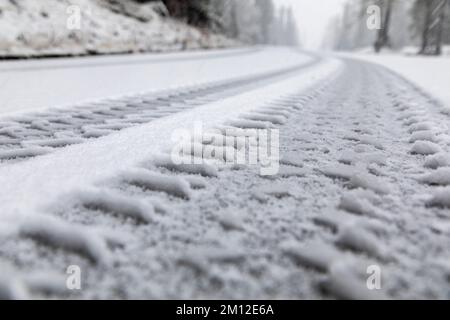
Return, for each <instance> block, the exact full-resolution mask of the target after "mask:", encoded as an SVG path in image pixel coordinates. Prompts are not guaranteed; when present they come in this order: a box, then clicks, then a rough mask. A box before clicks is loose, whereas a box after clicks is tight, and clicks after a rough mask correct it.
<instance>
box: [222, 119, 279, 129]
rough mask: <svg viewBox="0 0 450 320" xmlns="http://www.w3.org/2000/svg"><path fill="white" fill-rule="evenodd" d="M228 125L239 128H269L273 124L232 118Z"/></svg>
mask: <svg viewBox="0 0 450 320" xmlns="http://www.w3.org/2000/svg"><path fill="white" fill-rule="evenodd" d="M228 124H229V125H231V126H234V127H236V128H239V129H271V128H273V125H272V124H271V123H270V122H267V121H255V120H244V119H240V120H232V121H229V122H228Z"/></svg>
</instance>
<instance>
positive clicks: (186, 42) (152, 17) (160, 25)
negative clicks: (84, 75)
mask: <svg viewBox="0 0 450 320" xmlns="http://www.w3.org/2000/svg"><path fill="white" fill-rule="evenodd" d="M0 30H2V31H1V33H0V56H3V57H24V56H25V57H26V56H58V55H85V54H104V53H125V52H149V51H174V50H181V49H198V48H219V47H229V46H233V45H236V42H235V41H233V40H230V39H227V38H225V37H224V36H221V35H216V34H211V33H208V32H206V31H204V30H199V29H196V28H193V27H190V26H187V25H186V24H184V23H182V22H179V21H176V20H173V19H171V18H168V17H166V16H165V7H164V6H162V5H161V3H159V2H155V3H149V4H137V3H135V2H133V1H121V0H116V1H105V0H58V1H57V0H39V1H34V0H0Z"/></svg>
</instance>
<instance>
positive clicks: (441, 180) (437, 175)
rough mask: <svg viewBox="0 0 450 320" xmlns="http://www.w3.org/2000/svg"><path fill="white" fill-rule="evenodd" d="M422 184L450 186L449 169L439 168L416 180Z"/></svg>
mask: <svg viewBox="0 0 450 320" xmlns="http://www.w3.org/2000/svg"><path fill="white" fill-rule="evenodd" d="M418 180H419V181H420V182H422V183H427V184H431V185H441V186H447V185H450V168H439V169H437V170H435V171H433V172H431V173H427V174H425V175H422V176H420V177H419V178H418Z"/></svg>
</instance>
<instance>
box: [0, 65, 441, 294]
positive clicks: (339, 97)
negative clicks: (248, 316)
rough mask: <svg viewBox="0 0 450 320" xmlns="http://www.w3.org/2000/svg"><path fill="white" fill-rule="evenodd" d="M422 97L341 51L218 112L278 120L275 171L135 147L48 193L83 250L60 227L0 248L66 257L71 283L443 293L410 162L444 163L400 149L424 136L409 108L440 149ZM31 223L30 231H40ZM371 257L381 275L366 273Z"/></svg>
mask: <svg viewBox="0 0 450 320" xmlns="http://www.w3.org/2000/svg"><path fill="white" fill-rule="evenodd" d="M433 107H434V105H433V103H432V102H430V101H429V100H428V99H427V98H426V97H424V96H423V95H421V94H420V92H417V91H415V90H414V89H413V88H412V87H411V86H410V85H409V84H408V83H406V82H405V81H403V80H399V79H398V78H396V77H395V76H394V75H392V74H389V73H387V72H386V71H385V70H384V69H382V68H377V67H374V66H372V65H370V64H366V63H362V62H352V61H346V69H345V71H344V72H343V73H342V75H341V76H340V77H339V78H337V79H329V82H328V83H323V84H322V85H321V86H318V87H316V88H314V89H310V90H308V91H307V92H305V91H301V92H299V93H295V94H291V95H288V96H286V95H284V96H282V97H280V98H279V99H274V100H273V101H268V102H267V103H266V104H264V105H262V106H261V107H260V108H255V109H253V110H251V111H247V112H244V113H242V114H241V115H240V116H238V117H236V118H233V119H230V120H229V122H228V123H229V125H237V126H238V127H245V128H256V127H261V126H264V127H275V128H279V129H280V130H281V155H282V158H281V170H280V174H279V175H277V176H274V177H261V176H259V175H258V173H257V171H256V170H254V169H253V168H248V167H236V166H231V167H230V166H228V165H225V164H223V163H222V162H221V161H218V162H212V163H211V164H210V165H203V166H199V167H194V166H187V167H183V166H181V167H180V166H178V167H177V166H174V165H173V164H172V163H171V162H170V161H168V157H167V156H162V157H159V158H152V159H148V160H146V161H143V162H142V163H141V165H139V166H138V167H133V168H131V167H130V168H128V169H127V170H125V172H124V173H122V174H121V175H115V176H114V177H111V179H109V180H108V179H107V180H104V181H102V182H101V183H100V184H98V185H96V186H95V189H92V190H88V191H87V192H77V193H73V194H70V195H68V201H66V202H65V203H56V204H55V205H54V206H53V211H52V212H51V213H52V214H53V215H54V216H56V217H58V220H63V221H65V222H64V223H63V225H62V226H60V228H62V229H64V226H65V225H66V224H67V225H70V226H76V227H75V230H76V231H75V233H73V234H72V235H73V236H74V237H82V238H85V237H92V238H93V240H91V241H83V240H80V241H77V243H80V244H81V245H80V246H79V247H78V251H77V252H78V253H81V255H80V254H71V253H70V251H71V250H73V248H71V247H70V246H64V243H65V242H64V241H63V242H62V244H61V246H60V247H61V248H62V249H63V251H58V250H56V251H55V250H53V249H48V248H42V247H40V246H38V247H37V248H36V244H35V243H34V242H28V240H24V238H22V240H21V241H20V242H21V243H22V244H21V246H22V247H25V248H27V249H28V250H30V251H31V252H35V251H38V252H44V253H45V255H44V257H46V258H43V259H32V258H30V257H24V256H23V255H17V250H16V249H17V247H16V244H14V243H13V240H9V241H7V242H5V244H4V245H3V246H2V249H1V251H0V257H2V258H5V257H6V258H7V260H8V261H9V260H11V261H15V263H16V265H27V263H29V268H31V269H34V270H35V269H36V268H39V266H41V267H42V266H46V267H47V268H49V266H54V267H55V268H57V269H58V268H62V267H64V266H65V265H66V264H67V263H69V262H73V261H76V262H77V263H79V264H80V265H81V266H82V268H83V270H85V271H86V279H85V280H84V281H85V284H86V288H85V289H84V290H83V291H82V292H81V293H80V295H79V296H72V297H75V298H80V297H82V298H88V297H102V298H107V297H109V298H111V297H114V298H138V297H140V298H142V297H146V298H178V299H180V298H191V299H192V298H248V297H251V298H254V299H258V298H289V299H292V298H330V297H331V298H346V299H348V298H350V299H371V298H445V297H446V296H447V294H448V292H447V283H446V281H447V280H446V277H447V275H448V274H449V270H450V268H449V266H448V263H446V262H445V260H444V259H445V257H448V256H449V254H450V252H449V251H448V250H449V249H448V248H447V246H446V243H448V237H449V236H450V228H449V227H448V225H449V224H448V221H447V220H448V209H445V208H443V206H445V202H437V204H436V203H435V202H432V203H429V201H431V200H429V197H428V194H429V193H430V191H431V192H432V191H434V188H435V187H432V186H431V187H430V186H429V185H428V184H429V183H430V181H431V184H434V183H433V181H435V179H436V178H435V177H434V176H433V175H430V174H431V173H433V171H429V170H430V169H428V168H424V167H423V164H424V163H425V164H427V163H428V166H432V167H441V166H442V167H446V166H448V164H447V162H446V157H445V155H439V156H437V155H432V156H430V157H431V158H426V156H425V155H422V154H420V153H417V152H413V153H411V149H412V147H413V144H414V143H415V142H417V141H427V138H429V137H430V135H429V134H424V133H422V134H420V135H418V134H417V131H416V130H412V128H411V126H414V125H416V124H417V123H422V122H426V123H428V124H429V125H430V124H431V126H432V127H433V128H440V129H441V131H439V132H438V133H436V141H435V142H434V143H437V144H438V145H439V147H440V148H441V149H442V151H445V152H448V143H447V140H446V139H445V135H447V134H448V131H446V128H445V122H444V121H445V119H444V121H442V120H440V119H439V117H438V116H437V115H435V114H434V113H433ZM416 111H419V113H420V114H419V115H418V114H416ZM420 111H423V112H420ZM409 112H413V113H414V114H412V115H409V114H408V113H409ZM422 116H424V118H422ZM415 117H419V118H415ZM413 118H414V119H413ZM442 126H443V127H442ZM423 128H425V126H417V127H415V129H423ZM425 129H426V128H425ZM419 131H423V130H419ZM413 135H415V136H414V139H413V140H415V139H417V140H416V141H413V142H412V143H411V138H413V137H412V136H413ZM431 137H433V136H432V135H431ZM421 139H425V140H421ZM238 146H239V144H238V143H237V144H236V145H235V147H236V148H237V147H238ZM418 150H419V151H420V150H421V148H419V149H418ZM430 159H431V160H430ZM437 172H439V171H437ZM438 177H439V179H443V178H442V177H443V176H439V175H438ZM444 180H445V179H444ZM439 181H441V180H439ZM444 182H445V181H444ZM91 187H92V186H91ZM434 197H435V201H437V200H436V199H446V198H445V194H444V195H435V196H434ZM430 204H431V205H433V206H431V207H430V206H429V205H430ZM434 205H437V206H434ZM85 228H86V229H85ZM29 229H30V227H28V228H26V229H25V231H26V232H27V233H25V235H27V238H30V237H31V239H36V236H35V235H36V233H37V231H41V233H42V230H44V231H45V228H43V227H34V229H33V228H31V231H30V230H29ZM87 230H88V231H87ZM52 232H54V231H49V232H47V233H49V234H50V235H47V236H46V238H47V239H54V238H55V237H56V235H52ZM38 234H39V233H38ZM57 234H59V233H58V232H57ZM111 234H113V235H114V236H111ZM44 238H45V237H44ZM13 239H14V240H17V239H16V238H13ZM69 243H70V242H69ZM93 244H95V245H93ZM92 245H93V246H92ZM96 248H103V249H104V250H100V251H99V252H102V253H101V254H95V252H98V251H96ZM39 250H42V251H39ZM83 257H84V258H83ZM92 257H94V259H92ZM33 260H36V261H33ZM89 260H93V262H97V265H95V264H93V263H92V262H89ZM102 261H105V262H106V264H105V265H104V266H103V265H102V264H101V263H100V265H98V263H99V262H102ZM372 265H376V266H379V267H380V268H381V270H382V275H383V279H382V290H379V291H377V290H374V291H372V290H368V289H367V287H366V280H367V272H366V271H367V267H368V266H372ZM105 268H106V269H105ZM104 270H107V272H106V273H105V272H104ZM144 280H145V281H144ZM0 285H1V284H0ZM10 286H11V284H10ZM51 295H54V296H60V297H67V294H58V293H55V292H53V293H51Z"/></svg>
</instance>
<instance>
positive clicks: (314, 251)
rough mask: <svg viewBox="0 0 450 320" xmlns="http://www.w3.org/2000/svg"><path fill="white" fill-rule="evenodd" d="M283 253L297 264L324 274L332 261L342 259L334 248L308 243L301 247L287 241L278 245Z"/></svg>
mask: <svg viewBox="0 0 450 320" xmlns="http://www.w3.org/2000/svg"><path fill="white" fill-rule="evenodd" d="M280 247H281V249H282V250H283V252H284V253H285V254H286V255H288V256H289V257H291V258H292V259H294V261H296V262H297V263H299V264H301V265H303V266H305V267H308V268H315V269H317V270H319V271H322V272H326V271H328V269H329V267H330V266H331V264H332V263H333V262H334V261H337V260H339V259H341V258H342V256H343V254H342V253H340V252H339V251H338V250H337V249H336V248H335V247H334V246H332V245H329V244H326V243H323V242H317V243H310V244H308V245H306V246H305V245H303V244H301V243H299V242H297V241H288V242H284V243H282V244H281V245H280Z"/></svg>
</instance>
